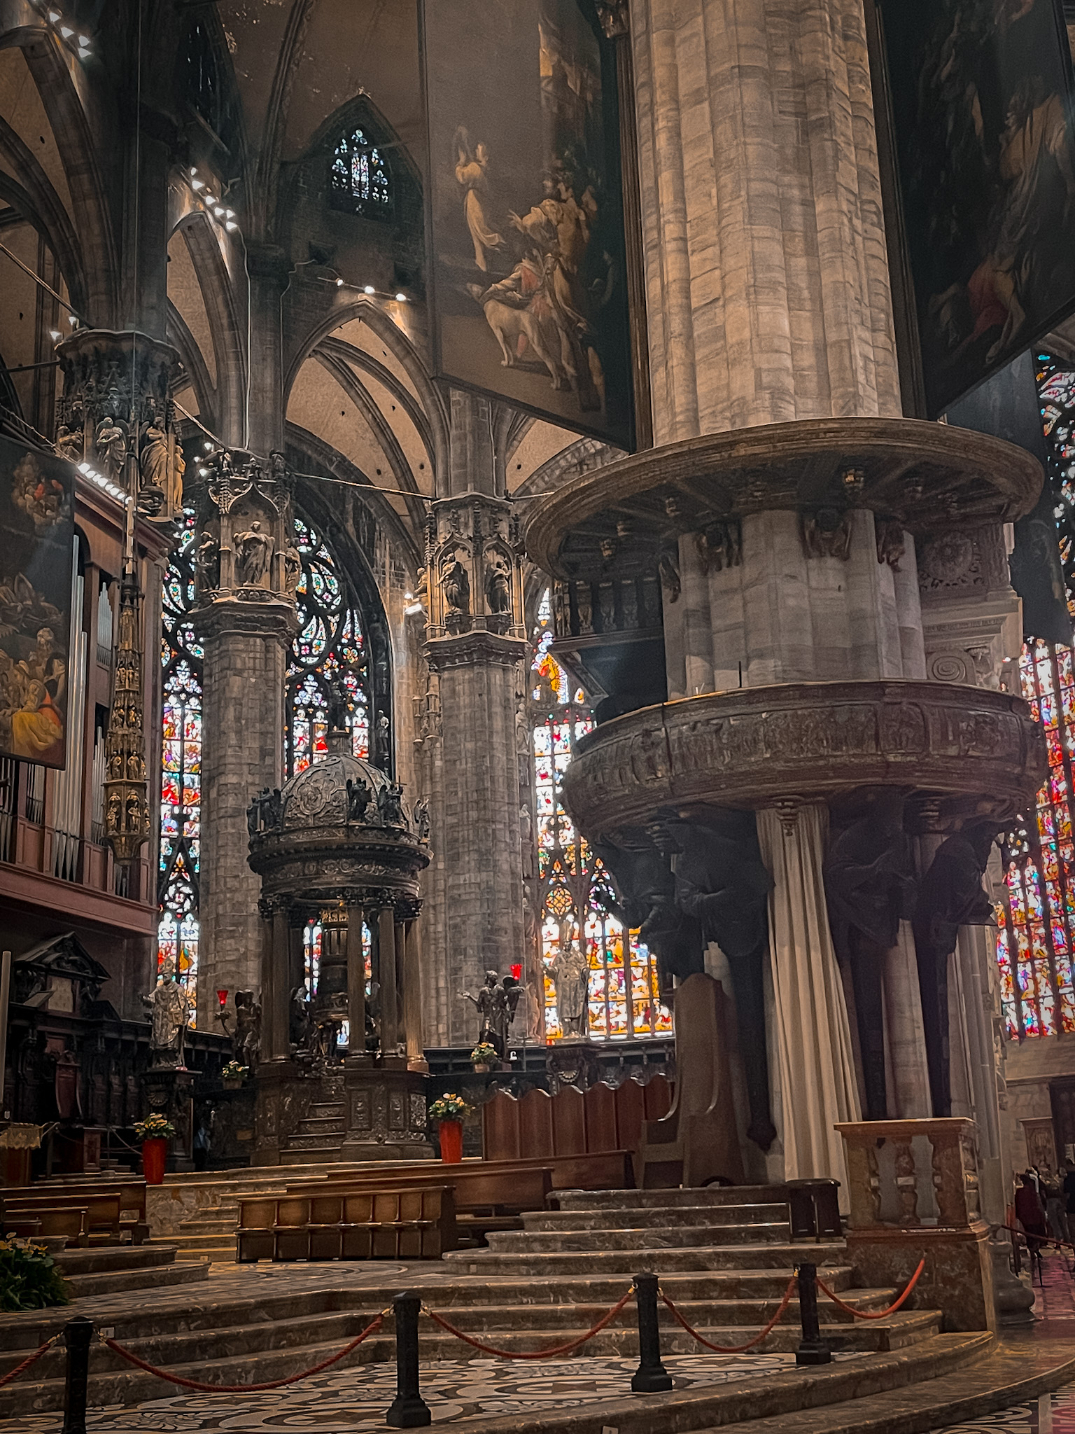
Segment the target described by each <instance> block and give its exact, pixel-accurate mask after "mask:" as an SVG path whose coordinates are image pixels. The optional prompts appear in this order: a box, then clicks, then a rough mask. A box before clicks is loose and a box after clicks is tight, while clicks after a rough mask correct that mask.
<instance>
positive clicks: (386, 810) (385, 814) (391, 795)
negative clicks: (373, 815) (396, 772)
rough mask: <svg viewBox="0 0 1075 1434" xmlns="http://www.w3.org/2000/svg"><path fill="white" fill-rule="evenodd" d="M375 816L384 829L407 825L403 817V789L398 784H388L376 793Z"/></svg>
mask: <svg viewBox="0 0 1075 1434" xmlns="http://www.w3.org/2000/svg"><path fill="white" fill-rule="evenodd" d="M377 814H378V816H379V817H380V818H381V822H382V824H383V825H384V826H386V827H405V826H406V825H407V818H406V817H405V816H404V815H403V788H402V787H401V786H400V784H399V783H398V782H389V783H388V785H387V786H384V787H382V788H381V789H380V791H379V792H378V793H377Z"/></svg>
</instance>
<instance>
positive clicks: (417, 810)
mask: <svg viewBox="0 0 1075 1434" xmlns="http://www.w3.org/2000/svg"><path fill="white" fill-rule="evenodd" d="M412 817H413V820H414V828H415V831H416V832H417V833H418V840H419V841H428V840H429V798H428V797H419V799H418V801H416V802H415V804H414V811H413V812H412Z"/></svg>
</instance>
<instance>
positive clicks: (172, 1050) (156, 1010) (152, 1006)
mask: <svg viewBox="0 0 1075 1434" xmlns="http://www.w3.org/2000/svg"><path fill="white" fill-rule="evenodd" d="M142 1001H143V1003H144V1004H145V1005H146V1006H148V1007H149V1011H150V1019H151V1021H152V1032H151V1034H150V1040H149V1053H150V1063H151V1064H152V1065H155V1066H164V1065H168V1066H174V1067H176V1068H177V1069H182V1067H183V1041H184V1038H185V1036H186V1030H187V1021H188V1019H189V1017H190V1005H189V1002H188V1001H187V993H186V992H185V991H184V990H183V988H182V986H180V984H179V983H178V981H177V980H176V979H175V962H174V961H165V963H164V965H163V966H162V968H161V976H160V980H159V981H158V982H157V985H156V987H155V988H154V989H153V991H152V992H151V993H150V994H149V995H148V996H143V997H142Z"/></svg>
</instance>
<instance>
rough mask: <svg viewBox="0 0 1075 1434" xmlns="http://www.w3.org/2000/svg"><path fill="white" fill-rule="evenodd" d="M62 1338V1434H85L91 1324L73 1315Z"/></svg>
mask: <svg viewBox="0 0 1075 1434" xmlns="http://www.w3.org/2000/svg"><path fill="white" fill-rule="evenodd" d="M63 1337H64V1341H65V1343H66V1345H67V1374H66V1379H65V1382H64V1391H63V1431H62V1434H86V1402H87V1399H88V1396H89V1383H90V1342H91V1341H92V1339H93V1320H91V1319H87V1318H86V1316H85V1315H75V1316H74V1318H73V1319H69V1320H68V1321H67V1323H66V1324H65V1325H64V1327H63Z"/></svg>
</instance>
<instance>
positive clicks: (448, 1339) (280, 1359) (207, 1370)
mask: <svg viewBox="0 0 1075 1434" xmlns="http://www.w3.org/2000/svg"><path fill="white" fill-rule="evenodd" d="M372 1313H373V1311H372V1310H371V1311H370V1312H369V1314H367V1313H365V1312H364V1313H363V1314H361V1315H358V1316H357V1317H356V1316H355V1315H353V1314H351V1315H348V1316H347V1317H346V1318H345V1319H342V1320H340V1321H338V1322H337V1321H327V1322H322V1323H321V1324H320V1325H317V1324H313V1325H311V1326H310V1328H309V1329H305V1328H303V1327H302V1326H301V1325H295V1324H293V1325H292V1326H290V1328H287V1327H282V1328H280V1329H271V1330H270V1329H267V1328H266V1327H264V1326H240V1327H237V1328H227V1327H222V1328H220V1329H218V1330H217V1331H216V1334H215V1336H214V1337H213V1341H212V1350H214V1351H219V1350H220V1349H227V1350H228V1354H227V1355H225V1356H220V1355H217V1356H216V1357H204V1356H203V1355H202V1354H201V1349H202V1348H203V1344H202V1343H199V1342H198V1341H197V1340H196V1339H190V1338H189V1337H182V1338H180V1339H179V1340H177V1341H176V1342H175V1344H174V1346H173V1348H174V1351H175V1352H176V1353H177V1354H178V1355H179V1358H178V1359H176V1360H175V1361H174V1362H173V1361H172V1360H171V1359H169V1358H168V1354H169V1353H170V1352H171V1350H169V1349H168V1348H165V1347H164V1346H159V1345H158V1346H154V1345H153V1343H152V1342H151V1341H137V1342H135V1341H131V1340H123V1341H122V1342H123V1343H124V1344H125V1346H126V1347H128V1348H130V1349H132V1350H134V1351H136V1352H137V1353H138V1354H140V1355H141V1356H142V1357H143V1358H146V1359H148V1360H149V1361H150V1362H151V1363H156V1364H158V1366H159V1367H161V1368H167V1369H168V1370H169V1372H170V1373H172V1374H177V1375H180V1376H181V1377H186V1378H190V1379H198V1380H203V1381H205V1382H207V1383H220V1384H232V1383H253V1382H255V1381H261V1380H266V1379H275V1378H280V1377H282V1376H286V1375H289V1374H294V1373H298V1372H299V1371H300V1370H302V1369H306V1368H310V1367H312V1366H313V1365H315V1364H317V1363H319V1362H320V1361H321V1360H323V1359H326V1358H328V1357H329V1356H330V1355H332V1354H335V1353H336V1352H337V1351H338V1350H339V1348H340V1346H341V1344H343V1343H345V1342H346V1341H347V1340H348V1339H349V1338H353V1337H354V1335H355V1334H357V1333H358V1332H359V1330H361V1329H362V1328H363V1323H362V1321H363V1320H366V1321H367V1322H368V1318H369V1315H370V1314H372ZM934 1318H935V1319H936V1318H937V1317H936V1316H934ZM901 1321H902V1326H901ZM913 1323H914V1320H913V1316H902V1315H896V1316H894V1318H893V1328H891V1329H881V1328H879V1326H880V1325H881V1324H882V1322H881V1321H878V1322H877V1324H876V1325H875V1326H873V1328H872V1329H870V1330H864V1331H863V1336H862V1338H863V1339H864V1340H870V1341H871V1342H870V1343H863V1344H861V1345H856V1346H855V1348H857V1349H861V1350H862V1351H864V1352H866V1351H879V1352H887V1349H888V1346H887V1343H886V1340H887V1338H888V1337H891V1338H893V1339H894V1340H895V1341H896V1343H895V1344H894V1346H893V1348H894V1349H896V1350H899V1351H900V1352H901V1360H900V1364H901V1365H902V1366H903V1367H904V1368H911V1367H917V1370H918V1377H920V1378H923V1377H925V1378H928V1377H930V1376H929V1373H928V1372H927V1371H928V1370H930V1369H934V1368H935V1369H936V1370H937V1372H938V1373H942V1372H943V1367H938V1362H937V1361H934V1360H930V1359H928V1358H927V1359H923V1355H927V1354H928V1353H929V1346H930V1345H931V1344H932V1343H934V1342H935V1341H937V1340H938V1338H939V1336H938V1335H937V1334H936V1333H933V1332H931V1330H930V1328H929V1326H928V1321H925V1322H924V1321H918V1324H919V1326H920V1328H919V1330H918V1332H917V1334H916V1335H915V1336H914V1337H911V1338H907V1337H906V1335H907V1334H910V1332H911V1326H912V1324H913ZM434 1328H435V1327H433V1326H431V1324H430V1322H429V1321H428V1320H423V1321H422V1323H421V1325H420V1326H419V1337H420V1349H421V1357H422V1359H423V1360H429V1361H434V1360H453V1361H455V1360H470V1359H484V1358H488V1356H487V1355H485V1354H483V1352H482V1351H481V1350H476V1349H474V1348H472V1347H471V1346H470V1345H466V1344H464V1343H463V1342H462V1341H461V1340H458V1339H456V1338H455V1337H454V1336H453V1335H449V1334H446V1333H443V1332H434ZM583 1328H585V1326H581V1325H580V1326H578V1327H576V1326H575V1325H574V1324H571V1323H568V1324H565V1325H562V1326H560V1327H559V1328H557V1329H556V1330H555V1332H553V1331H549V1332H547V1338H546V1340H545V1341H544V1342H545V1343H550V1342H551V1343H552V1344H554V1345H555V1344H559V1343H561V1342H562V1341H563V1340H564V1339H566V1338H568V1337H570V1335H572V1334H576V1333H582V1330H583ZM901 1329H902V1331H905V1333H903V1332H901ZM700 1333H703V1334H704V1335H705V1336H706V1338H707V1339H711V1340H712V1342H713V1343H723V1342H725V1341H726V1340H727V1342H729V1343H742V1342H744V1341H745V1339H746V1338H748V1337H749V1332H748V1331H744V1330H742V1329H729V1330H722V1329H719V1328H717V1327H713V1326H707V1327H706V1328H704V1329H702V1330H701V1331H700ZM839 1333H840V1334H842V1331H840V1332H839ZM311 1334H312V1335H313V1336H314V1338H315V1340H316V1342H310V1343H306V1342H302V1343H294V1342H292V1336H298V1337H299V1338H300V1339H302V1337H303V1336H306V1338H309V1337H310V1335H311ZM799 1338H800V1332H799V1330H797V1329H795V1328H794V1327H793V1326H790V1325H789V1326H787V1327H786V1328H784V1329H780V1328H779V1327H778V1329H777V1330H775V1331H774V1332H773V1335H772V1336H771V1339H772V1345H771V1349H770V1346H769V1342H768V1341H767V1344H766V1347H767V1349H770V1352H771V1353H780V1352H790V1351H791V1350H793V1349H794V1348H795V1346H796V1344H797V1342H798V1340H799ZM961 1338H962V1339H963V1340H968V1341H973V1347H974V1349H975V1351H976V1352H977V1350H978V1348H979V1347H980V1346H981V1343H982V1340H983V1337H982V1336H978V1337H977V1339H974V1337H968V1336H962V1337H961ZM984 1338H985V1339H988V1336H986V1337H984ZM203 1340H204V1337H203ZM486 1342H488V1343H489V1344H491V1345H493V1346H495V1347H496V1348H498V1349H505V1350H509V1351H513V1352H516V1351H517V1352H528V1351H532V1350H535V1349H540V1347H541V1343H542V1340H541V1338H540V1336H538V1337H537V1338H535V1335H534V1334H533V1333H532V1332H529V1331H526V1332H522V1331H519V1330H491V1331H489V1332H488V1334H487V1340H486ZM251 1345H253V1347H251ZM851 1347H852V1346H851V1345H850V1343H847V1344H845V1345H844V1348H846V1349H850V1348H851ZM661 1348H662V1352H663V1353H666V1354H690V1353H696V1352H697V1351H698V1345H697V1344H696V1343H695V1341H694V1340H693V1339H691V1337H690V1336H689V1335H687V1334H686V1332H685V1331H683V1330H678V1329H677V1330H675V1331H673V1330H668V1331H664V1330H662V1335H661ZM586 1353H587V1354H588V1355H589V1356H591V1357H592V1356H598V1357H601V1356H604V1357H621V1358H623V1357H626V1358H635V1357H637V1354H638V1333H637V1329H635V1328H634V1327H624V1328H622V1329H614V1328H611V1327H610V1328H608V1329H606V1330H603V1331H602V1332H601V1333H600V1334H599V1335H596V1336H595V1337H594V1338H593V1339H592V1340H591V1341H590V1342H589V1343H588V1344H587V1345H586ZM100 1354H101V1357H100V1358H99V1359H96V1358H95V1360H94V1361H93V1363H92V1364H91V1368H90V1379H89V1403H90V1405H91V1407H94V1406H97V1407H99V1406H101V1405H109V1404H120V1405H131V1404H136V1403H140V1402H141V1401H143V1400H146V1399H154V1398H161V1397H163V1396H162V1394H161V1390H162V1388H163V1387H164V1386H163V1385H162V1382H161V1381H160V1380H159V1379H157V1378H156V1377H155V1376H153V1375H150V1374H147V1373H144V1372H143V1371H141V1370H138V1369H135V1368H133V1367H132V1366H131V1365H129V1364H127V1363H126V1361H121V1360H120V1359H119V1358H118V1356H115V1355H112V1354H111V1352H110V1351H109V1352H108V1353H107V1354H106V1353H105V1352H104V1351H101V1352H100ZM394 1356H395V1341H394V1338H393V1321H392V1319H391V1316H389V1317H387V1318H386V1319H385V1322H384V1326H383V1327H382V1330H380V1331H378V1332H377V1334H375V1335H373V1336H371V1337H370V1338H369V1339H367V1341H366V1342H365V1343H364V1344H362V1345H360V1346H359V1348H358V1349H357V1350H356V1351H355V1352H354V1353H353V1354H352V1355H350V1356H348V1358H347V1359H345V1360H342V1361H341V1362H340V1363H339V1364H338V1365H337V1366H336V1368H338V1369H346V1368H349V1367H355V1366H358V1365H363V1364H368V1363H373V1362H387V1361H389V1360H394ZM865 1357H866V1358H868V1357H869V1354H868V1353H866V1354H865ZM61 1361H62V1356H61V1355H59V1354H58V1353H57V1354H55V1355H53V1354H51V1353H50V1354H49V1355H46V1356H45V1357H44V1358H43V1359H42V1360H41V1361H40V1364H41V1365H46V1370H45V1375H46V1377H44V1378H41V1377H39V1378H38V1379H37V1380H36V1381H32V1382H30V1383H24V1382H23V1381H21V1380H20V1381H19V1392H18V1393H16V1392H15V1390H14V1387H13V1386H8V1387H5V1388H3V1389H0V1418H10V1417H12V1416H13V1415H15V1414H19V1415H26V1414H29V1413H38V1412H44V1411H47V1410H58V1409H61V1408H62V1407H63V1391H64V1381H63V1378H62V1362H61ZM113 1361H114V1365H113ZM110 1366H112V1367H110ZM833 1368H835V1369H839V1368H841V1366H840V1365H836V1366H833ZM842 1368H844V1369H845V1370H846V1369H849V1368H854V1369H857V1370H858V1371H859V1372H860V1373H865V1366H864V1364H863V1362H862V1358H861V1357H860V1358H859V1359H855V1360H852V1361H849V1362H848V1363H846V1364H844V1365H843V1366H842ZM789 1372H790V1370H789ZM786 1377H787V1376H786V1375H784V1374H783V1372H782V1379H781V1381H779V1382H781V1383H783V1382H784V1381H785V1380H786ZM772 1383H773V1382H772V1381H770V1385H771V1384H772ZM624 1384H625V1386H626V1384H627V1380H626V1377H625V1380H624ZM624 1394H625V1396H627V1389H626V1387H625V1390H624ZM203 1397H204V1396H203ZM628 1397H629V1396H628ZM842 1397H847V1396H846V1395H844V1396H842ZM591 1412H592V1411H591ZM486 1420H487V1421H488V1416H486ZM467 1423H468V1424H469V1423H470V1421H469V1420H468V1421H467ZM471 1427H472V1428H473V1427H476V1426H473V1425H472V1426H471ZM485 1427H486V1428H488V1422H487V1423H486V1426H485ZM621 1427H622V1426H621ZM642 1427H643V1428H652V1427H655V1426H649V1425H647V1426H642ZM662 1427H663V1426H662ZM667 1427H668V1429H669V1430H671V1429H672V1428H673V1427H675V1428H678V1427H680V1426H679V1425H675V1426H672V1425H669V1426H667ZM549 1428H550V1426H549V1425H548V1424H545V1426H544V1429H545V1430H546V1431H548V1430H549ZM640 1434H641V1431H640Z"/></svg>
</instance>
